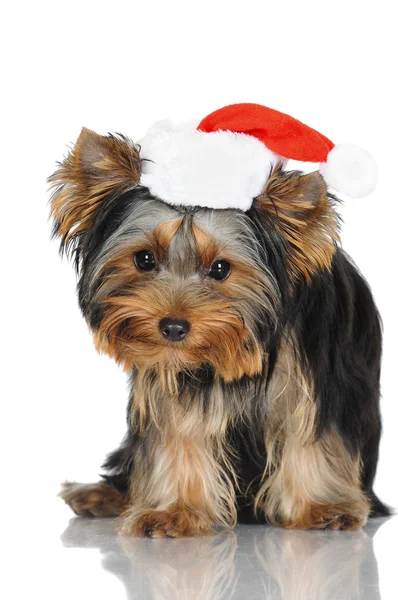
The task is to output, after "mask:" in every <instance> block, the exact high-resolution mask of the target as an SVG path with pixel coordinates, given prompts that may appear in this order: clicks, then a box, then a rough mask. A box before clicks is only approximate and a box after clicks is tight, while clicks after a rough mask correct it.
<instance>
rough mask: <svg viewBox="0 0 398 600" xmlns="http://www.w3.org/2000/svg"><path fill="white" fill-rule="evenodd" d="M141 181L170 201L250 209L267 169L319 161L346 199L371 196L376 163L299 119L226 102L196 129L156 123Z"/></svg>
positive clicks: (145, 143)
mask: <svg viewBox="0 0 398 600" xmlns="http://www.w3.org/2000/svg"><path fill="white" fill-rule="evenodd" d="M140 145H141V156H142V158H144V159H148V160H145V161H144V162H143V174H142V177H141V183H142V184H143V185H146V186H147V187H149V189H150V191H151V192H152V193H153V194H154V195H156V196H158V197H160V198H161V199H163V200H165V201H166V202H170V203H172V204H188V205H194V206H196V205H199V206H207V207H210V208H239V209H241V210H248V208H250V206H251V204H252V201H253V199H254V198H255V197H256V196H257V195H259V194H260V193H261V191H262V190H263V188H264V185H265V183H266V181H267V179H268V177H269V174H270V172H271V170H272V167H273V166H274V165H275V164H276V163H278V162H283V161H285V160H286V159H294V160H297V161H303V162H312V163H320V172H321V173H322V175H323V177H324V179H325V181H326V183H327V184H328V185H330V186H331V187H332V188H333V189H335V190H336V191H339V192H342V193H344V194H347V195H349V196H353V197H356V196H365V195H367V194H369V193H371V192H372V191H373V190H374V188H375V186H376V180H377V167H376V164H375V162H374V160H373V158H372V157H371V156H370V154H368V153H367V152H366V151H365V150H362V149H361V148H358V147H356V146H353V145H351V144H341V145H337V146H336V145H335V144H333V142H331V141H330V140H329V139H328V138H327V137H325V136H324V135H322V134H320V133H319V132H318V131H315V129H312V128H311V127H308V126H307V125H304V123H301V122H300V121H298V120H297V119H294V118H293V117H290V116H289V115H286V114H284V113H281V112H279V111H276V110H273V109H272V108H267V107H265V106H261V105H259V104H248V103H244V104H231V105H230V106H225V107H224V108H221V109H219V110H216V111H215V112H213V113H211V114H210V115H208V116H207V117H205V118H204V119H203V120H202V121H200V123H199V125H197V126H196V128H195V127H194V125H193V124H192V123H188V124H182V125H176V124H173V123H170V122H168V121H166V122H165V121H163V122H160V123H157V124H155V125H154V126H152V128H151V129H150V130H149V131H148V133H147V135H146V136H145V137H144V138H143V139H142V140H141V141H140Z"/></svg>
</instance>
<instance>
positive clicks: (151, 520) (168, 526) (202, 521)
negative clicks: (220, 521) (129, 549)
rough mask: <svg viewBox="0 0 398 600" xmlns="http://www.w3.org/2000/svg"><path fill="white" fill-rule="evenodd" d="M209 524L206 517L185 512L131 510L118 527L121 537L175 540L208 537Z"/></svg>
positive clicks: (176, 509) (176, 510)
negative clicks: (131, 536) (178, 538)
mask: <svg viewBox="0 0 398 600" xmlns="http://www.w3.org/2000/svg"><path fill="white" fill-rule="evenodd" d="M211 530H212V527H211V523H210V522H209V521H208V520H207V519H206V517H204V516H202V515H200V514H198V513H196V512H193V511H190V510H187V509H178V508H175V509H172V510H169V511H157V510H146V511H145V510H143V511H139V512H138V511H137V510H134V509H133V510H132V511H131V513H130V514H125V515H124V520H123V522H122V525H121V527H120V533H121V534H123V535H135V536H140V537H150V538H177V537H196V536H203V535H209V534H210V533H211Z"/></svg>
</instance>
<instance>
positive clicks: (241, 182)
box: [139, 121, 280, 211]
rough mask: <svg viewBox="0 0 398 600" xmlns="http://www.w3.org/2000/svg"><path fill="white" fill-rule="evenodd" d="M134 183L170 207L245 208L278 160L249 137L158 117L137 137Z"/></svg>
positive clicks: (250, 202)
mask: <svg viewBox="0 0 398 600" xmlns="http://www.w3.org/2000/svg"><path fill="white" fill-rule="evenodd" d="M139 145H140V147H141V150H140V156H141V158H142V159H143V162H142V174H141V180H140V183H141V184H142V185H144V186H146V187H148V188H149V190H150V192H151V193H152V194H153V195H154V196H157V197H158V198H160V199H161V200H164V201H165V202H168V203H170V204H175V205H188V206H203V207H208V208H235V209H241V210H243V211H247V210H248V209H249V208H250V206H251V205H252V202H253V199H254V198H255V197H256V196H258V195H259V194H260V193H261V192H262V190H263V188H264V185H265V183H266V181H267V179H268V177H269V174H270V172H271V170H272V167H273V166H274V165H275V164H276V163H277V162H278V160H280V159H279V158H278V156H277V155H276V154H274V153H273V152H271V151H270V150H268V148H266V146H264V144H263V143H262V142H260V141H259V140H258V139H256V138H255V137H252V136H250V135H246V134H243V133H234V132H231V131H216V132H211V133H204V132H202V131H197V130H195V129H194V128H193V125H192V121H191V122H190V123H189V124H185V125H184V124H182V125H181V126H180V125H175V124H173V123H171V122H170V121H162V122H160V123H158V124H156V125H155V126H152V127H151V129H150V130H149V131H148V133H147V134H146V135H145V137H144V138H142V139H141V140H140V141H139Z"/></svg>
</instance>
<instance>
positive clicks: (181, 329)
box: [159, 317, 190, 342]
mask: <svg viewBox="0 0 398 600" xmlns="http://www.w3.org/2000/svg"><path fill="white" fill-rule="evenodd" d="M189 328H190V325H189V323H188V321H185V320H184V319H171V318H169V317H166V318H164V319H162V320H161V321H160V323H159V329H160V331H161V332H162V335H163V337H164V338H165V339H166V340H168V341H169V342H181V341H182V340H183V339H184V338H185V336H186V335H187V333H188V331H189Z"/></svg>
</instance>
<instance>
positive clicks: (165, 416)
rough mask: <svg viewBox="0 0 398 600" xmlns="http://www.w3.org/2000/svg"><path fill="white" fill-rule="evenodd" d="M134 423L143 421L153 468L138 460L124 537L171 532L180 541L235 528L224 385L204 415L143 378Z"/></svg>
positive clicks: (229, 415) (214, 393)
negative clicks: (216, 529)
mask: <svg viewBox="0 0 398 600" xmlns="http://www.w3.org/2000/svg"><path fill="white" fill-rule="evenodd" d="M149 377H150V376H149ZM187 394H188V393H187ZM188 406H189V409H188ZM131 419H132V422H133V423H136V422H137V419H139V420H140V422H141V437H142V440H143V442H142V443H143V444H147V452H150V458H149V460H150V465H151V468H150V469H148V468H147V467H146V464H145V463H142V464H141V463H140V461H139V459H138V460H137V468H136V470H135V473H134V476H133V478H132V481H131V489H130V495H131V504H132V506H131V508H130V509H129V510H128V511H127V512H126V513H125V514H124V522H123V524H122V528H121V531H122V533H127V534H129V533H130V534H131V533H134V534H137V535H140V534H142V532H144V533H145V530H146V529H148V530H149V529H151V530H153V532H155V533H153V535H159V536H162V535H164V532H165V531H166V530H167V531H166V534H167V535H171V536H174V537H176V536H182V535H199V534H200V535H202V534H204V533H208V532H209V531H210V530H211V527H212V525H214V524H217V525H223V526H226V527H229V526H233V525H234V524H235V523H236V507H235V491H234V485H233V484H234V483H235V484H236V483H237V482H236V475H235V473H234V470H233V467H232V464H231V460H230V459H231V457H230V454H229V452H230V451H229V448H228V445H227V442H226V431H227V425H228V422H230V421H231V420H232V419H233V416H232V411H228V409H227V407H226V406H225V403H224V402H223V397H222V395H221V388H220V386H219V385H218V384H216V385H215V386H214V390H213V391H212V395H211V397H210V398H209V402H208V406H207V407H206V410H204V409H203V406H201V405H200V404H199V403H198V402H192V401H190V399H189V398H188V397H186V398H184V397H181V396H179V398H177V397H176V396H174V395H173V394H170V393H169V394H166V393H165V391H164V389H163V388H162V387H161V384H160V381H159V380H156V381H155V382H154V383H153V384H152V385H149V384H148V381H147V380H146V376H145V375H144V376H143V375H140V374H139V373H138V376H137V381H136V388H135V394H134V398H133V404H132V414H131ZM154 425H155V427H156V430H154ZM160 530H161V531H160ZM151 535H152V533H151Z"/></svg>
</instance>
